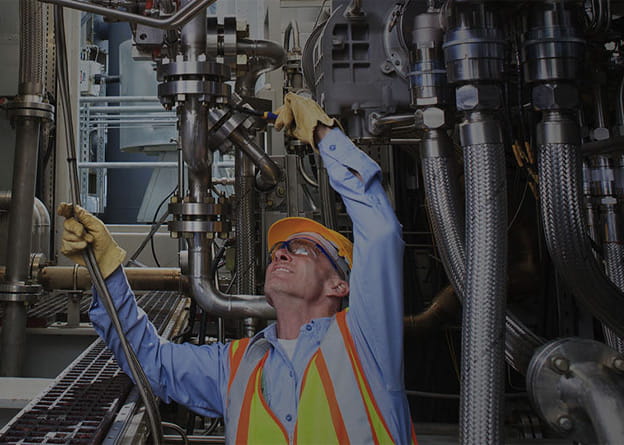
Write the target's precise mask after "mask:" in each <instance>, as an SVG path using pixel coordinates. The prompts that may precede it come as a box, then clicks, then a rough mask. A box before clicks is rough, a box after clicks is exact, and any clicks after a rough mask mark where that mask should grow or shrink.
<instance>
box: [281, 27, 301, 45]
mask: <svg viewBox="0 0 624 445" xmlns="http://www.w3.org/2000/svg"><path fill="white" fill-rule="evenodd" d="M291 35H292V38H293V46H292V48H290V36H291ZM284 49H285V50H286V51H293V52H294V51H301V42H300V40H299V23H297V21H296V20H291V21H290V22H289V23H288V25H286V29H284Z"/></svg>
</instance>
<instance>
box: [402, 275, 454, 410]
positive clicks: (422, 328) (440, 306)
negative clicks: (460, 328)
mask: <svg viewBox="0 0 624 445" xmlns="http://www.w3.org/2000/svg"><path fill="white" fill-rule="evenodd" d="M460 311H461V303H460V301H459V299H458V298H457V295H456V294H455V290H454V289H453V286H452V285H448V286H446V287H445V288H443V289H442V290H441V291H440V292H438V293H437V295H436V296H435V298H434V299H433V301H432V302H431V304H430V305H429V307H428V308H427V309H426V310H425V311H423V312H422V313H420V314H418V315H410V316H407V317H404V318H403V326H404V330H405V333H406V334H409V335H412V336H414V337H418V336H420V335H425V334H429V333H431V331H432V330H434V329H440V328H442V327H443V326H444V324H445V323H447V322H449V321H451V320H454V319H455V318H456V317H457V314H459V313H460ZM458 398H459V397H458Z"/></svg>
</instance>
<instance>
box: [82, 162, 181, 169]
mask: <svg viewBox="0 0 624 445" xmlns="http://www.w3.org/2000/svg"><path fill="white" fill-rule="evenodd" d="M78 168H178V163H177V162H149V161H145V162H142V161H141V162H79V163H78Z"/></svg>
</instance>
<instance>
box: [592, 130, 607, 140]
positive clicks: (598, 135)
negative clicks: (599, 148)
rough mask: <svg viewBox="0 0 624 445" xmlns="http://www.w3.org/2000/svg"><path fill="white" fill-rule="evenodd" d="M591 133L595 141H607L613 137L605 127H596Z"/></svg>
mask: <svg viewBox="0 0 624 445" xmlns="http://www.w3.org/2000/svg"><path fill="white" fill-rule="evenodd" d="M590 134H591V138H592V139H593V140H594V141H606V140H607V139H609V138H610V137H611V132H610V131H609V129H608V128H604V127H598V128H594V129H593V130H592V131H591V132H590Z"/></svg>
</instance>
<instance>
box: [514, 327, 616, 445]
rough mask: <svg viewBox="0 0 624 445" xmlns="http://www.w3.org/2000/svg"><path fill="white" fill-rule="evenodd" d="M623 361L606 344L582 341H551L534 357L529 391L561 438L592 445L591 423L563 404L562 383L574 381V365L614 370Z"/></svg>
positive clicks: (567, 339)
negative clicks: (587, 365) (618, 360)
mask: <svg viewBox="0 0 624 445" xmlns="http://www.w3.org/2000/svg"><path fill="white" fill-rule="evenodd" d="M618 358H619V359H622V357H621V356H620V355H619V354H618V353H617V351H614V350H613V349H611V348H609V347H608V346H606V345H605V344H603V343H599V342H597V341H594V340H588V339H583V338H564V339H561V340H555V341H552V342H550V343H548V344H546V345H544V346H543V347H542V348H540V349H538V350H537V352H536V353H535V354H534V355H533V358H532V359H531V363H530V364H529V368H528V371H527V376H526V378H527V389H528V391H529V395H530V397H531V401H532V403H533V406H534V408H535V409H536V411H537V412H538V414H539V415H540V416H541V417H542V419H544V420H546V422H547V423H548V424H549V425H550V427H552V428H553V429H554V430H556V431H558V432H559V433H561V434H562V435H564V436H566V437H569V438H573V439H575V440H580V441H582V442H586V441H587V442H592V441H593V440H594V439H595V437H596V436H595V432H594V428H593V425H592V424H591V421H590V419H589V418H588V417H587V416H586V415H584V414H583V413H580V412H579V410H578V409H576V408H575V407H570V406H568V404H567V403H566V402H565V401H564V400H563V398H564V397H563V394H562V382H564V381H565V380H566V379H570V378H573V377H574V365H575V364H579V363H583V362H585V363H587V362H593V363H596V364H599V365H604V366H605V367H609V368H612V367H614V363H616V361H617V359H618Z"/></svg>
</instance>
